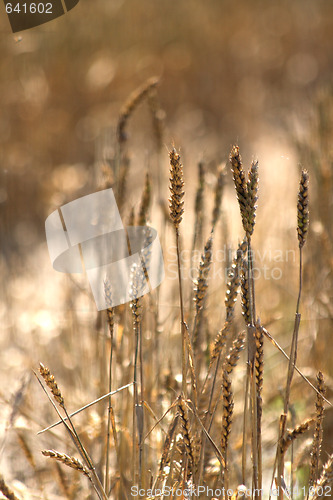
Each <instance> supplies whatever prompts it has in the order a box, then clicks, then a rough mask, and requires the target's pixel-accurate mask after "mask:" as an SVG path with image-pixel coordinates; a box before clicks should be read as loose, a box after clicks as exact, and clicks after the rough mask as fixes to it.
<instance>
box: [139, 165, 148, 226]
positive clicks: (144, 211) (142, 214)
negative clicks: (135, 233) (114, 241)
mask: <svg viewBox="0 0 333 500" xmlns="http://www.w3.org/2000/svg"><path fill="white" fill-rule="evenodd" d="M150 204H151V181H150V176H149V173H148V172H147V173H146V179H145V186H144V189H143V192H142V197H141V204H140V210H139V217H138V226H145V225H146V224H147V219H148V212H149V207H150Z"/></svg>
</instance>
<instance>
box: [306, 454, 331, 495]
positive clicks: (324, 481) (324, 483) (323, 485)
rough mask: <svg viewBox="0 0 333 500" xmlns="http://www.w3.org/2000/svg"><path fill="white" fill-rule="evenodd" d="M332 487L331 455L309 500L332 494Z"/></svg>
mask: <svg viewBox="0 0 333 500" xmlns="http://www.w3.org/2000/svg"><path fill="white" fill-rule="evenodd" d="M332 486H333V453H332V454H331V455H330V457H329V459H328V460H327V462H326V464H325V465H324V467H323V471H322V474H321V476H320V478H319V480H318V481H317V484H316V485H315V487H314V492H313V495H312V496H311V497H310V498H311V500H318V499H319V498H324V495H325V493H326V492H330V494H331V492H332Z"/></svg>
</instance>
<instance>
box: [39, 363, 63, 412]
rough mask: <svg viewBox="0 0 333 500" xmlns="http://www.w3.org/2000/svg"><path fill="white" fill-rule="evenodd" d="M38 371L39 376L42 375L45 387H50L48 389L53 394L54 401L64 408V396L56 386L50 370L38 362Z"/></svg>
mask: <svg viewBox="0 0 333 500" xmlns="http://www.w3.org/2000/svg"><path fill="white" fill-rule="evenodd" d="M39 372H40V374H41V376H42V377H43V379H44V381H45V383H46V385H47V387H48V388H49V389H50V391H51V392H52V394H53V397H54V399H55V400H56V402H57V403H58V404H59V405H60V406H61V407H62V408H64V398H63V396H62V394H61V391H60V389H59V387H58V384H57V382H56V380H55V378H54V376H53V375H52V374H51V372H50V370H49V369H48V368H47V367H46V366H44V365H43V363H40V364H39Z"/></svg>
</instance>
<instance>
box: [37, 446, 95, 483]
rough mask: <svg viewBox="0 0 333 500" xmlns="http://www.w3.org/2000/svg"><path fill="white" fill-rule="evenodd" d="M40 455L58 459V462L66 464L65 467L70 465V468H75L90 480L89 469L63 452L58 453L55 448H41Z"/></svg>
mask: <svg viewBox="0 0 333 500" xmlns="http://www.w3.org/2000/svg"><path fill="white" fill-rule="evenodd" d="M42 455H44V457H49V458H53V459H55V460H58V462H61V463H63V464H65V465H67V467H71V468H72V469H75V470H77V471H78V472H80V474H83V475H84V476H86V477H87V478H88V479H89V481H91V482H92V479H91V477H90V473H89V470H88V469H87V467H85V466H84V465H83V464H82V463H81V462H80V460H78V459H77V458H75V457H70V456H69V455H66V454H65V453H59V452H58V451H55V450H43V451H42Z"/></svg>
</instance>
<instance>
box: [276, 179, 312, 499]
mask: <svg viewBox="0 0 333 500" xmlns="http://www.w3.org/2000/svg"><path fill="white" fill-rule="evenodd" d="M308 195H309V174H308V172H307V171H306V170H302V173H301V179H300V184H299V191H298V201H297V235H298V242H299V288H298V297H297V304H296V313H295V322H294V330H293V336H292V341H291V348H290V356H289V365H288V373H287V382H286V389H285V397H284V407H283V413H282V415H281V416H280V427H279V442H278V447H277V474H278V477H277V483H278V490H279V500H283V490H282V480H283V477H284V455H285V453H284V448H283V445H282V443H283V439H284V436H285V433H286V425H287V417H288V410H289V402H290V390H291V383H292V379H293V375H294V370H295V365H296V360H297V341H298V332H299V325H300V321H301V314H300V312H299V307H300V301H301V293H302V281H303V276H302V251H303V247H304V245H305V242H306V237H307V232H308V228H309V206H308V205H309V199H308Z"/></svg>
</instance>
